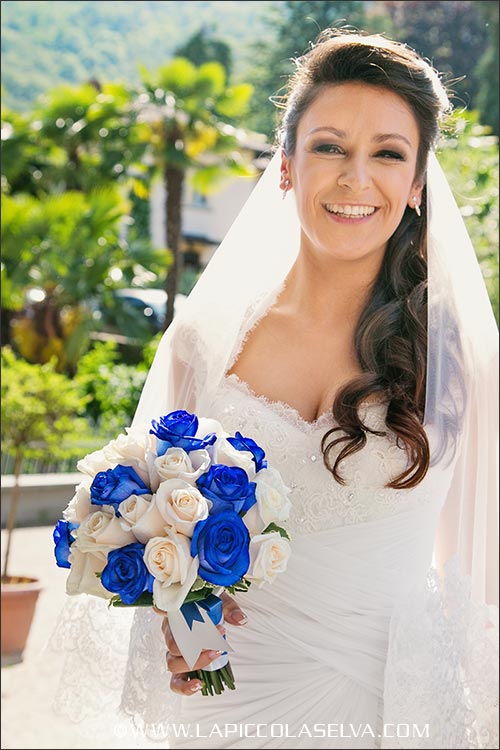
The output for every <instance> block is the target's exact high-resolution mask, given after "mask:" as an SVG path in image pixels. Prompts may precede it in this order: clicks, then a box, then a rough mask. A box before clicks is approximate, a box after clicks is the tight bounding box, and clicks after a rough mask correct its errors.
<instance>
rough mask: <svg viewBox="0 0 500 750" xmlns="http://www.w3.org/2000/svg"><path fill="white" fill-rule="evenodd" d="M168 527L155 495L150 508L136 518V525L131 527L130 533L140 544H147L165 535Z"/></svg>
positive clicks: (149, 504)
mask: <svg viewBox="0 0 500 750" xmlns="http://www.w3.org/2000/svg"><path fill="white" fill-rule="evenodd" d="M166 525H167V523H166V521H165V519H164V517H163V516H162V514H161V513H160V511H159V510H158V506H157V504H156V495H153V497H152V498H151V501H150V502H149V503H148V507H147V508H146V510H145V511H144V513H141V515H140V516H138V517H137V518H136V521H135V523H134V525H133V526H131V527H130V531H131V532H132V533H133V535H134V536H135V538H136V539H137V541H138V542H141V544H146V542H148V541H149V540H150V539H151V538H152V537H154V536H161V535H162V534H164V532H165V526H166Z"/></svg>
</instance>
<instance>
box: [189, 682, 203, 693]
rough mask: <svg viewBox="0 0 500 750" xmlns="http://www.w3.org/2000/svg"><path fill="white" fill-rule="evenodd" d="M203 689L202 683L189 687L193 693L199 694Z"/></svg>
mask: <svg viewBox="0 0 500 750" xmlns="http://www.w3.org/2000/svg"><path fill="white" fill-rule="evenodd" d="M201 688H202V684H201V682H197V683H195V684H194V685H190V686H189V689H190V690H191V692H192V693H196V692H198V690H201Z"/></svg>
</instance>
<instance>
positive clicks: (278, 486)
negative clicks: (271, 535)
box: [255, 468, 292, 528]
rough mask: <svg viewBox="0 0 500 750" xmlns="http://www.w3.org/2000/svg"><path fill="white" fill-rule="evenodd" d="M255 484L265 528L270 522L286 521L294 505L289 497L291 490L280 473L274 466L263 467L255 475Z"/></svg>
mask: <svg viewBox="0 0 500 750" xmlns="http://www.w3.org/2000/svg"><path fill="white" fill-rule="evenodd" d="M255 484H256V487H255V497H256V498H257V506H258V509H259V513H260V516H261V518H262V520H263V522H264V524H265V525H264V528H265V527H266V526H268V525H269V524H270V523H277V524H279V523H280V522H283V521H286V520H287V518H288V516H289V514H290V509H291V507H292V506H291V503H290V500H289V499H288V495H289V493H290V490H289V488H288V487H287V486H286V485H285V484H284V483H283V480H282V478H281V475H280V473H279V472H278V471H276V469H272V468H268V469H262V470H261V471H259V473H258V474H257V476H256V477H255Z"/></svg>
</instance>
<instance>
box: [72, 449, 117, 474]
mask: <svg viewBox="0 0 500 750" xmlns="http://www.w3.org/2000/svg"><path fill="white" fill-rule="evenodd" d="M76 468H77V469H78V471H81V472H83V473H84V474H88V475H89V477H92V479H93V478H94V477H95V475H96V474H98V473H99V472H100V471H106V470H107V469H110V468H111V466H110V465H109V461H108V459H107V458H106V456H105V455H104V450H103V449H102V450H98V451H94V452H93V453H89V454H88V455H86V456H85V458H82V459H80V461H78V463H77V465H76Z"/></svg>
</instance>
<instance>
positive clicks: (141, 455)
mask: <svg viewBox="0 0 500 750" xmlns="http://www.w3.org/2000/svg"><path fill="white" fill-rule="evenodd" d="M149 447H150V441H149V435H148V431H147V430H144V431H141V430H131V429H130V428H128V429H127V434H126V435H123V434H122V435H119V436H118V437H117V438H116V440H112V441H111V442H109V443H108V444H107V445H105V446H104V448H103V449H102V451H103V453H104V455H105V457H106V459H107V460H108V461H109V463H110V464H111V466H116V465H117V464H121V465H122V466H131V467H132V468H133V469H134V471H135V472H136V473H137V474H138V475H139V476H140V478H141V479H142V481H143V482H144V483H145V484H149V471H148V465H147V462H146V454H147V451H148V449H149Z"/></svg>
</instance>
